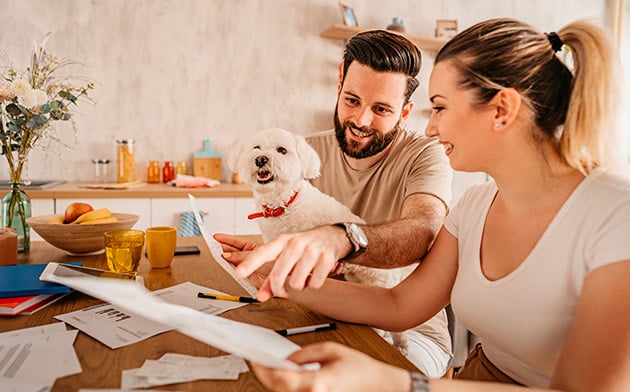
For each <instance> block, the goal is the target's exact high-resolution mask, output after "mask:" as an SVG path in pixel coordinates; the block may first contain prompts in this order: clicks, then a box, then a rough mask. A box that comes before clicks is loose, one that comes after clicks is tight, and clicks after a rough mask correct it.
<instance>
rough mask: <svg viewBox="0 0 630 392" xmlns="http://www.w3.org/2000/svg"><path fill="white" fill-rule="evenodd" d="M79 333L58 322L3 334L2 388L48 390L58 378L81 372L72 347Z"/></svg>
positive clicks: (9, 390)
mask: <svg viewBox="0 0 630 392" xmlns="http://www.w3.org/2000/svg"><path fill="white" fill-rule="evenodd" d="M77 332H78V331H76V330H74V331H67V330H66V326H65V325H64V324H63V323H55V324H48V325H43V326H40V327H33V328H26V329H18V330H15V331H10V332H5V333H1V334H0V358H2V360H0V385H2V387H1V388H0V389H2V391H3V392H13V391H20V392H30V391H33V392H35V391H42V390H49V389H50V388H52V386H53V384H54V383H55V379H57V378H59V377H65V376H69V375H71V374H76V373H81V365H80V364H79V359H78V358H77V355H76V353H75V351H74V347H73V343H74V339H75V338H76V336H77Z"/></svg>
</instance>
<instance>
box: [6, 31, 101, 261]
mask: <svg viewBox="0 0 630 392" xmlns="http://www.w3.org/2000/svg"><path fill="white" fill-rule="evenodd" d="M49 38H50V33H48V34H47V35H46V36H45V37H44V39H43V41H42V42H41V44H39V45H36V47H35V51H34V52H33V53H32V54H31V55H30V66H29V67H27V68H26V69H25V70H17V69H15V68H14V67H13V65H11V64H10V63H9V64H6V66H5V67H2V68H1V71H0V72H1V75H0V76H1V77H0V146H1V147H2V148H1V149H0V154H1V155H4V156H5V157H6V160H7V163H8V165H9V172H10V177H11V178H10V183H11V191H9V193H8V194H7V195H5V196H4V198H3V199H2V227H13V228H14V229H15V232H16V233H17V235H18V244H19V251H21V252H25V251H28V250H29V249H30V238H29V237H30V228H29V226H28V224H27V223H26V219H27V218H28V217H30V213H31V211H30V209H31V202H30V198H29V197H28V195H26V193H24V191H23V190H22V189H21V181H22V170H23V168H24V164H25V163H26V161H27V160H28V155H29V153H30V151H31V149H32V148H33V147H34V146H35V145H36V144H37V143H39V142H40V141H41V140H48V141H55V140H59V136H58V135H57V134H56V132H55V127H54V123H55V122H56V121H68V120H70V119H71V118H72V115H73V113H72V112H71V111H70V108H71V106H72V105H76V104H77V103H78V102H79V98H88V96H87V92H88V90H90V89H92V88H93V87H94V85H93V83H91V82H85V80H86V79H85V78H78V79H76V80H75V81H78V82H79V84H80V85H77V84H75V81H73V79H72V78H71V77H69V76H59V75H56V73H57V71H58V70H59V69H60V68H63V67H66V66H68V65H72V64H76V63H75V62H74V61H71V60H67V59H60V58H58V57H57V56H55V55H53V54H52V53H49V52H47V51H46V49H45V47H46V42H47V41H48V39H49ZM88 99H89V98H88ZM70 123H71V125H72V127H73V129H74V131H75V133H76V128H74V123H73V122H72V121H71V122H70ZM44 145H46V144H44Z"/></svg>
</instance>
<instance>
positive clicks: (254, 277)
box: [213, 233, 273, 289]
mask: <svg viewBox="0 0 630 392" xmlns="http://www.w3.org/2000/svg"><path fill="white" fill-rule="evenodd" d="M213 238H214V239H215V240H217V242H218V243H219V244H221V250H223V253H222V254H221V256H222V257H223V258H224V259H225V260H226V261H227V262H228V263H230V264H232V265H234V266H238V265H239V264H240V263H241V262H242V261H243V260H245V258H246V257H247V255H249V254H250V253H251V251H253V250H254V249H256V247H257V246H258V244H256V243H255V242H252V241H249V240H248V239H246V238H244V237H242V236H237V235H231V234H222V233H215V234H214V235H213ZM271 267H273V263H267V264H264V265H263V266H261V267H260V268H259V269H258V270H257V271H255V272H254V273H252V274H251V275H250V276H249V277H248V279H247V280H248V281H249V282H250V283H251V284H252V285H253V286H254V287H256V288H257V289H259V288H260V286H262V284H263V283H264V281H265V279H266V278H267V276H268V275H269V271H271Z"/></svg>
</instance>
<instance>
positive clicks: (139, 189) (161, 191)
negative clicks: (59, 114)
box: [26, 182, 252, 199]
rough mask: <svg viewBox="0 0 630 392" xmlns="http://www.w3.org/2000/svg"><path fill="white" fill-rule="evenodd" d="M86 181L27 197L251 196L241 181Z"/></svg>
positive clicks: (248, 187)
mask: <svg viewBox="0 0 630 392" xmlns="http://www.w3.org/2000/svg"><path fill="white" fill-rule="evenodd" d="M82 185H90V184H88V183H74V182H66V183H64V184H61V185H57V186H53V187H50V188H47V189H30V190H27V191H26V193H27V194H28V195H29V197H30V198H31V199H71V198H74V199H86V198H90V199H115V198H129V199H135V198H151V199H160V198H174V197H186V196H187V195H188V194H189V193H190V194H191V195H193V196H195V197H203V198H212V197H237V198H241V197H242V198H250V197H252V191H251V187H250V186H249V185H245V184H231V183H221V185H220V186H219V187H217V188H176V187H174V186H170V185H166V184H147V183H141V184H138V185H134V186H131V187H129V188H127V189H90V188H84V187H82Z"/></svg>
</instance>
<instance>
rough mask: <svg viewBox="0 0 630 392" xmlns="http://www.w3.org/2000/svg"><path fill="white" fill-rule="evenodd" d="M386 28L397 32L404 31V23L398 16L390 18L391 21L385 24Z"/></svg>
mask: <svg viewBox="0 0 630 392" xmlns="http://www.w3.org/2000/svg"><path fill="white" fill-rule="evenodd" d="M387 30H389V31H396V32H399V33H404V32H405V25H404V24H403V20H402V19H400V18H399V17H395V18H393V19H392V23H391V24H390V25H389V26H387Z"/></svg>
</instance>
